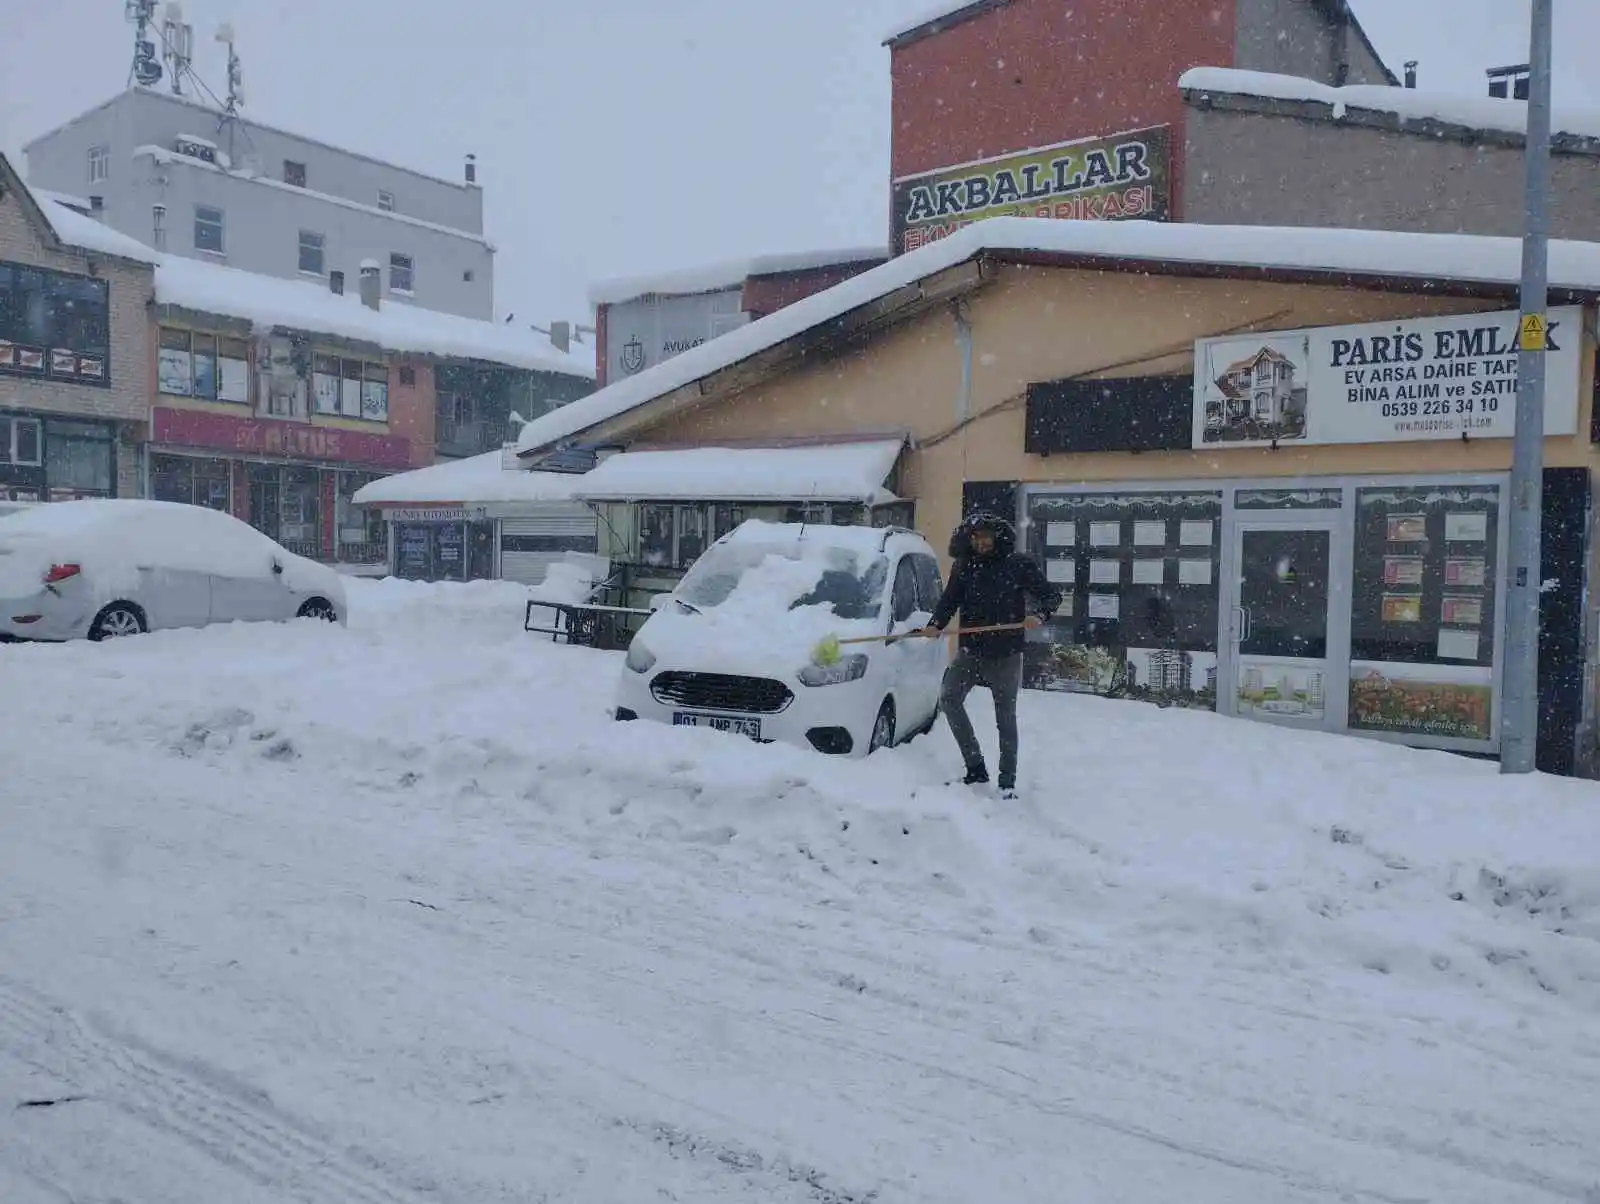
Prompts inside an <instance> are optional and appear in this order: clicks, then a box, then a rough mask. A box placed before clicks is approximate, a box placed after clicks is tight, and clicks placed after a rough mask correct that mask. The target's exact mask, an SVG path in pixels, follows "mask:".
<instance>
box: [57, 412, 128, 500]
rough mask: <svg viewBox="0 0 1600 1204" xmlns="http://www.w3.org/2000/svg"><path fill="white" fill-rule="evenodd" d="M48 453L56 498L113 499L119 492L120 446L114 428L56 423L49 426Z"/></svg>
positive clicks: (88, 424)
mask: <svg viewBox="0 0 1600 1204" xmlns="http://www.w3.org/2000/svg"><path fill="white" fill-rule="evenodd" d="M44 450H45V463H44V475H45V481H46V483H47V484H48V485H49V487H50V496H51V497H52V498H55V499H59V498H66V497H110V496H111V495H112V494H113V493H114V492H115V481H116V472H115V461H116V444H115V443H114V441H113V437H112V434H111V430H110V428H108V427H102V426H96V425H95V424H94V423H89V422H64V421H63V422H57V421H54V420H52V421H50V422H49V423H48V424H46V426H45V449H44Z"/></svg>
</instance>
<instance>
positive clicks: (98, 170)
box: [89, 146, 111, 184]
mask: <svg viewBox="0 0 1600 1204" xmlns="http://www.w3.org/2000/svg"><path fill="white" fill-rule="evenodd" d="M110 178H111V148H110V147H109V146H91V147H90V148H89V183H91V184H99V183H101V182H103V181H105V180H109V179H110Z"/></svg>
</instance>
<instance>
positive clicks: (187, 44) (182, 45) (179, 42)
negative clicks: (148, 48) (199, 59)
mask: <svg viewBox="0 0 1600 1204" xmlns="http://www.w3.org/2000/svg"><path fill="white" fill-rule="evenodd" d="M161 42H162V48H161V49H162V55H163V56H164V57H165V58H166V60H167V69H168V71H169V72H170V73H171V79H172V94H173V95H174V96H182V95H183V77H184V76H185V75H187V74H188V73H189V68H190V65H191V64H192V63H193V62H194V26H193V25H190V24H188V23H187V22H185V21H184V19H183V6H182V5H181V4H179V3H178V0H167V15H166V18H165V19H164V20H163V21H162V22H161Z"/></svg>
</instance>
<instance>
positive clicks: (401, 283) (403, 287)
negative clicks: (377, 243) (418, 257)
mask: <svg viewBox="0 0 1600 1204" xmlns="http://www.w3.org/2000/svg"><path fill="white" fill-rule="evenodd" d="M415 284H416V273H415V271H414V270H413V264H412V260H411V256H409V255H401V254H400V253H399V252H396V253H394V254H393V255H390V256H389V291H390V292H391V293H410V292H411V291H412V289H413V286H414V285H415Z"/></svg>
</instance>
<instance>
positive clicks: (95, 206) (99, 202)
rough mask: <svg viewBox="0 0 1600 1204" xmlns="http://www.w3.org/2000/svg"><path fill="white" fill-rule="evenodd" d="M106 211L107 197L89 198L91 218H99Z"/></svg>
mask: <svg viewBox="0 0 1600 1204" xmlns="http://www.w3.org/2000/svg"><path fill="white" fill-rule="evenodd" d="M105 211H106V198H105V197H103V196H92V197H90V198H89V213H90V215H91V216H93V217H99V216H100V215H101V214H102V213H104V212H105Z"/></svg>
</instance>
